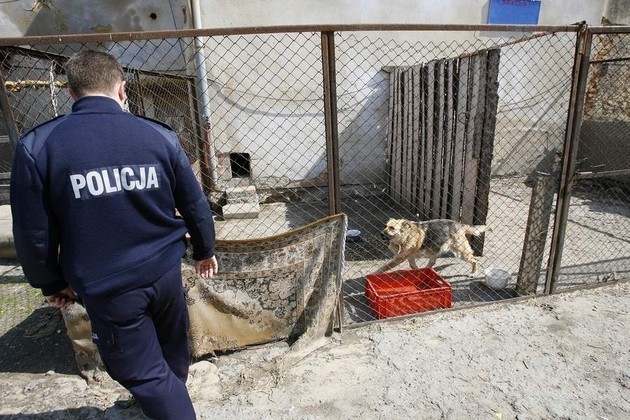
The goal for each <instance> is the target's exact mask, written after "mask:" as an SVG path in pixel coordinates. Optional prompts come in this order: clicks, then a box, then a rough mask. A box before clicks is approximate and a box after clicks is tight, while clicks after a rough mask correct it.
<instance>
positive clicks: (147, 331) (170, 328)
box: [83, 264, 195, 419]
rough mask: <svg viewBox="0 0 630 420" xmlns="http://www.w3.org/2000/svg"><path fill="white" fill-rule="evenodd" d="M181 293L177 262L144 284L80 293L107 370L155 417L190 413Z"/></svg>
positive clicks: (185, 317)
mask: <svg viewBox="0 0 630 420" xmlns="http://www.w3.org/2000/svg"><path fill="white" fill-rule="evenodd" d="M184 293H185V291H184V289H183V287H182V276H181V265H180V264H177V265H176V266H175V267H173V268H172V269H171V270H169V271H168V272H167V273H166V274H164V275H163V276H162V277H160V278H159V279H157V280H156V281H155V282H154V283H153V284H151V285H149V286H146V287H141V288H137V289H133V290H131V291H128V292H125V293H121V294H117V295H113V296H107V297H98V298H94V297H89V296H88V297H84V298H83V301H84V304H85V308H86V310H87V312H88V315H89V316H90V321H91V323H92V339H93V340H94V342H95V343H96V345H97V347H98V349H99V352H100V355H101V358H102V359H103V363H104V364H105V367H106V369H107V371H108V373H109V374H110V376H111V377H112V378H113V379H114V380H116V381H118V382H119V383H120V384H121V385H122V386H124V387H125V388H127V389H128V390H129V391H130V392H131V394H132V395H133V396H134V397H135V399H136V401H138V403H139V404H140V407H141V408H142V411H143V412H144V414H146V415H147V416H148V417H151V418H155V419H194V418H195V411H194V408H193V405H192V402H191V400H190V396H189V395H188V390H187V389H186V378H187V376H188V368H189V366H190V352H189V348H188V337H187V331H188V326H189V321H188V309H187V306H186V300H185V295H184Z"/></svg>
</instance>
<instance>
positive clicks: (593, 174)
mask: <svg viewBox="0 0 630 420" xmlns="http://www.w3.org/2000/svg"><path fill="white" fill-rule="evenodd" d="M623 175H630V169H617V170H615V171H602V172H576V173H575V175H574V177H575V179H576V180H578V179H593V178H603V177H615V176H623Z"/></svg>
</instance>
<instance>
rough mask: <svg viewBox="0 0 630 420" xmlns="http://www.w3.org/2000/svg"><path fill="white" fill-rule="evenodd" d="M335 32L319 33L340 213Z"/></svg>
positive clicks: (329, 158)
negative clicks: (320, 35) (320, 34)
mask: <svg viewBox="0 0 630 420" xmlns="http://www.w3.org/2000/svg"><path fill="white" fill-rule="evenodd" d="M335 72H336V70H335V33H334V32H322V75H323V79H324V120H325V124H326V167H327V173H328V209H329V210H328V211H329V214H330V215H334V214H339V213H341V195H340V179H339V136H338V131H337V82H336V78H335ZM343 302H344V299H343V288H340V289H339V299H338V301H337V320H338V322H339V325H338V330H339V332H341V331H342V328H343V318H344V313H343V312H344V311H343Z"/></svg>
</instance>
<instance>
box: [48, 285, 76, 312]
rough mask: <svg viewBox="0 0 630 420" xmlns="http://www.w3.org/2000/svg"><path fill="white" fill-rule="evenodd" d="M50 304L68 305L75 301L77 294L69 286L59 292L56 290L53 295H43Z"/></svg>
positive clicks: (56, 306) (56, 305) (57, 305)
mask: <svg viewBox="0 0 630 420" xmlns="http://www.w3.org/2000/svg"><path fill="white" fill-rule="evenodd" d="M44 297H45V298H46V301H47V302H48V304H49V305H50V306H54V307H55V308H63V307H65V306H68V305H72V304H73V303H74V302H76V301H77V294H76V293H74V290H72V289H71V288H70V287H66V288H65V289H63V290H62V291H61V292H57V293H55V294H54V295H50V296H44Z"/></svg>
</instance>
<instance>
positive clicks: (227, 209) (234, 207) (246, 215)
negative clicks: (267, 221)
mask: <svg viewBox="0 0 630 420" xmlns="http://www.w3.org/2000/svg"><path fill="white" fill-rule="evenodd" d="M222 209H223V218H224V219H226V220H227V219H255V218H257V217H258V215H259V214H260V204H258V201H256V202H255V203H228V204H226V205H224V206H223V207H222Z"/></svg>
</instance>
